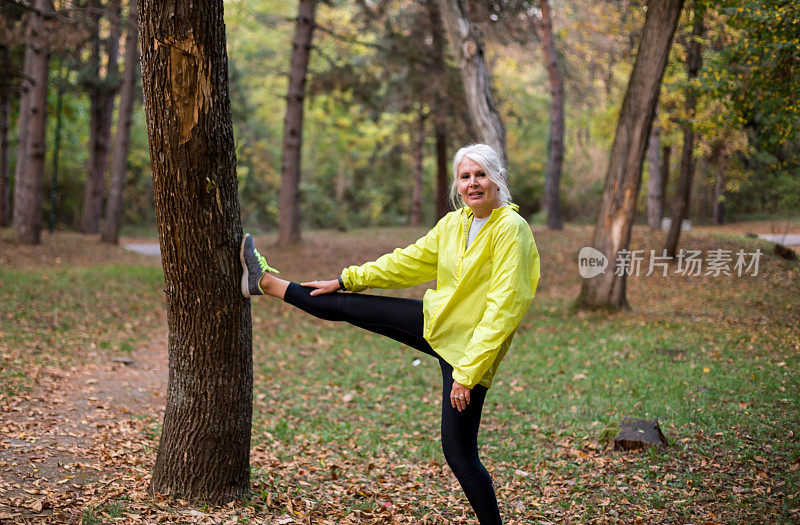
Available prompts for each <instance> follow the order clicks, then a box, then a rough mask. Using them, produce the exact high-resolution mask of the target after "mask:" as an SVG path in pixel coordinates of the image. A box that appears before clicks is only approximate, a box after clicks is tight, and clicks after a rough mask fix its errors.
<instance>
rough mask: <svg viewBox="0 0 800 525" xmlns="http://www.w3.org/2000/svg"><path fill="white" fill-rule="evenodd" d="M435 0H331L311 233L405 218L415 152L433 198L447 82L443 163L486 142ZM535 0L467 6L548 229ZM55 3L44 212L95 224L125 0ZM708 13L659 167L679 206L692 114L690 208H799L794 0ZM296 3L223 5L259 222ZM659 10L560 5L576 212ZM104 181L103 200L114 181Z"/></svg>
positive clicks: (146, 200) (147, 228)
mask: <svg viewBox="0 0 800 525" xmlns="http://www.w3.org/2000/svg"><path fill="white" fill-rule="evenodd" d="M123 4H125V5H123ZM428 4H429V2H424V1H423V2H407V1H393V2H364V1H363V0H352V1H351V0H347V1H339V2H330V3H321V4H320V5H319V7H318V10H317V13H316V24H317V26H316V31H315V33H314V39H313V48H312V50H311V54H310V63H309V70H308V84H307V85H308V89H307V91H308V93H307V98H306V101H305V117H304V119H305V120H304V147H303V148H302V164H301V165H302V172H301V178H300V180H301V182H300V190H301V191H300V195H301V198H300V201H301V210H302V211H301V216H302V220H303V225H304V227H336V228H339V229H343V230H345V229H348V228H351V227H361V226H371V225H403V224H406V223H408V222H409V220H410V214H411V209H412V197H413V194H414V191H413V189H414V188H413V187H414V184H415V179H414V173H415V162H417V161H420V162H421V167H422V173H424V177H423V178H422V179H421V181H420V184H421V185H422V191H421V195H424V196H434V195H435V194H436V187H435V186H436V157H435V144H436V139H437V137H436V134H435V132H434V131H435V130H434V128H435V124H434V118H433V117H434V116H433V115H432V106H433V104H434V102H433V100H434V97H435V96H439V97H441V94H442V93H445V94H446V98H447V100H446V104H447V108H448V109H447V112H446V137H445V138H446V151H447V152H448V158H450V157H451V156H452V154H453V153H454V151H455V150H456V149H457V147H459V146H460V145H462V144H464V143H466V142H469V141H474V140H475V138H476V136H475V133H474V132H473V131H472V130H471V125H470V123H469V116H468V112H467V106H466V102H465V101H464V95H463V88H462V87H461V80H460V77H459V75H458V69H457V64H456V63H455V60H454V59H452V57H449V56H447V57H446V62H445V70H444V71H433V70H432V69H431V68H432V64H431V60H430V57H431V56H432V53H433V46H434V43H435V42H434V40H435V38H433V36H432V26H431V23H430V21H429V20H430V17H429V7H430V6H429V5H428ZM528 4H529V3H519V2H473V5H472V11H473V12H472V13H471V18H472V19H473V23H475V25H476V26H477V27H478V28H479V29H480V30H481V32H482V33H483V35H484V39H485V52H486V59H487V63H488V65H489V70H490V73H491V79H492V85H491V88H492V91H493V95H494V98H495V102H496V103H497V106H498V110H499V113H500V115H501V118H502V120H503V122H504V124H505V126H506V129H507V155H508V164H509V173H510V179H511V187H512V191H513V194H514V198H515V201H516V202H517V203H518V204H519V205H520V207H521V212H522V213H523V215H524V216H525V217H526V218H528V219H529V220H530V221H531V222H532V223H534V224H537V223H539V224H543V223H544V221H545V215H544V211H543V205H542V201H543V188H544V177H545V169H546V165H547V157H548V147H549V146H548V139H549V129H550V119H549V106H550V100H551V92H550V82H549V80H548V73H547V70H546V68H545V62H544V55H543V50H542V42H541V35H542V31H541V23H540V16H541V11H540V10H539V8H538V7H537V5H538V4H537V3H531V4H530V5H528ZM521 5H523V6H524V9H522V10H520V6H521ZM54 7H55V13H56V16H55V17H54V18H53V19H52V20H51V22H50V23H51V24H53V25H52V26H50V28H49V29H46V32H49V34H50V37H51V38H50V40H51V41H52V42H50V45H51V59H50V62H49V89H48V92H47V97H48V112H47V138H46V144H47V147H46V151H45V162H44V171H45V174H44V195H46V196H47V198H46V199H45V202H44V206H43V213H44V220H45V224H47V223H48V222H49V223H50V225H51V227H54V228H57V229H76V230H80V229H83V230H84V231H86V230H87V226H86V224H85V222H84V223H82V216H84V215H85V214H86V207H87V204H86V202H87V199H86V197H85V195H86V189H85V188H86V184H87V179H88V176H87V173H88V172H89V171H91V170H89V169H87V166H88V165H89V164H90V163H91V162H95V161H94V160H93V159H92V158H91V157H92V154H91V153H90V152H91V150H92V147H94V146H93V143H94V142H95V141H96V139H95V138H94V137H95V136H96V133H97V131H94V128H95V127H96V126H97V124H95V123H94V121H95V120H97V119H94V118H93V116H92V114H93V111H94V109H93V103H92V100H96V99H97V98H98V97H97V95H98V93H100V94H103V93H105V94H107V95H110V96H111V97H112V100H113V97H114V96H115V94H116V93H117V92H118V91H119V86H120V76H121V69H122V64H112V62H110V61H109V56H110V54H111V53H114V54H116V56H117V57H120V56H122V55H123V54H124V47H125V43H124V32H123V31H122V30H121V27H123V24H122V22H123V21H124V19H125V14H126V13H127V10H126V9H127V2H121V1H120V0H115V1H111V2H101V1H99V0H97V1H95V0H93V1H89V2H74V1H68V2H59V1H56V2H55V4H54ZM706 9H707V10H706V12H705V23H706V28H707V30H706V32H705V33H704V35H703V36H702V37H693V36H692V35H691V30H692V14H693V9H691V8H687V9H684V11H683V13H682V16H681V20H680V23H679V24H680V25H679V28H678V31H677V33H676V37H675V42H674V44H673V46H672V48H671V52H670V58H669V63H668V65H667V70H666V73H665V76H664V81H663V85H662V89H661V96H660V100H659V106H658V110H657V116H656V121H655V124H654V127H653V129H654V135H655V139H654V140H653V141H651V146H650V148H651V151H650V153H649V154H648V159H650V164H653V159H656V161H657V163H658V164H659V166H661V167H662V169H664V170H665V173H666V174H667V175H668V179H667V183H666V189H667V192H666V195H667V197H666V206H669V200H670V196H671V195H672V193H673V192H674V186H675V185H676V181H677V173H678V171H679V169H680V164H681V162H680V154H681V147H682V144H683V140H684V134H683V132H682V127H681V126H682V125H684V124H686V123H689V124H690V125H691V126H692V128H693V129H694V131H695V132H696V139H695V143H694V147H693V150H694V157H695V159H696V175H695V177H694V179H693V190H692V199H691V211H690V213H689V216H690V217H691V218H692V219H693V220H695V221H697V222H714V221H716V222H720V221H723V220H726V219H727V220H733V219H743V218H763V217H765V216H767V215H772V216H774V215H776V214H777V215H786V214H792V213H794V212H796V210H797V209H800V172H799V171H798V165H797V158H798V155H797V152H798V149H800V143H799V142H798V136H797V135H798V134H797V129H798V107H797V103H796V99H794V98H793V97H792V95H791V93H792V92H793V90H794V93H796V92H797V91H796V87H797V84H798V78H797V72H796V70H797V66H796V65H795V64H794V62H796V60H797V56H798V54H800V42H798V38H797V32H796V31H794V32H792V31H793V29H796V28H797V27H798V26H797V23H798V19H800V14H798V9H797V8H796V7H793V6H792V5H791V3H779V2H755V1H745V2H727V3H726V2H714V3H710V4H709V5H708V6H707V8H706ZM296 10H297V3H296V2H293V1H285V0H235V1H228V2H225V21H226V27H227V39H228V55H229V70H230V78H229V82H230V92H231V102H232V109H233V117H234V128H235V137H236V144H237V156H238V178H239V191H240V200H241V204H242V213H243V219H244V222H245V226H246V227H247V228H249V229H255V230H258V231H265V232H266V231H270V230H272V229H274V228H276V226H277V223H278V216H279V188H280V184H281V150H282V131H283V118H284V115H285V108H286V93H287V85H288V74H289V67H290V55H291V45H290V44H289V43H290V42H291V40H292V35H293V32H294V29H295V24H294V18H295V16H296ZM645 13H646V7H645V2H641V1H635V0H625V1H599V2H591V3H586V2H576V1H572V0H566V1H559V2H554V3H553V4H552V19H553V22H552V25H553V37H554V42H555V49H556V51H557V57H558V61H559V66H560V69H561V72H562V75H563V80H564V120H565V135H564V143H565V148H564V161H563V168H562V178H561V205H562V213H563V216H564V218H565V220H567V221H572V222H578V223H590V222H593V221H594V220H595V218H596V217H597V213H598V211H599V207H600V203H601V200H602V192H603V184H604V178H605V174H606V167H607V164H608V156H609V152H610V149H611V143H612V141H613V137H614V131H615V126H616V123H617V115H618V113H619V108H620V104H621V102H622V98H623V95H624V92H625V89H626V86H627V81H628V76H629V73H630V70H631V68H632V65H633V58H635V53H636V48H637V46H638V39H639V35H640V32H641V28H642V25H643V21H644V15H645ZM25 20H26V8H25V7H24V4H16V5H14V3H11V2H4V4H3V19H2V22H3V24H4V25H5V27H6V29H7V31H6V32H5V34H4V38H3V39H2V40H3V42H2V45H3V48H2V50H0V51H2V59H3V60H4V61H5V63H4V65H3V69H4V75H3V84H2V95H3V104H2V106H3V109H4V119H5V121H6V124H7V125H6V126H2V127H1V128H2V129H0V131H2V132H3V136H4V141H3V144H4V146H3V148H4V154H3V158H4V160H5V162H4V167H3V169H4V174H3V179H4V180H3V186H4V187H3V188H2V189H3V191H2V192H0V194H2V195H4V213H3V214H2V215H4V216H3V217H2V220H3V224H4V225H8V224H9V221H10V209H9V208H10V202H11V195H12V192H11V191H10V189H11V188H12V187H13V185H14V172H15V162H16V158H15V153H16V151H17V140H18V133H17V126H18V121H19V119H18V115H19V91H20V86H21V83H22V80H21V79H22V78H23V75H22V65H23V59H24V50H25V48H24V46H22V45H19V44H20V43H21V42H24V41H25V37H24V35H25V34H26V27H25ZM765 23H766V24H771V25H769V26H765ZM693 39H694V40H697V41H700V42H701V49H702V62H701V68H700V72H699V76H698V77H697V78H696V79H694V80H693V81H691V82H689V81H688V80H687V74H686V67H685V59H686V46H687V43H688V42H690V41H692V40H693ZM112 40H115V41H113V42H112ZM112 50H113V51H112ZM115 61H116V62H121V60H119V58H115ZM689 90H695V92H696V93H697V107H696V112H695V113H694V114H692V113H691V112H689V111H687V108H686V95H687V93H688V91H689ZM434 92H436V93H434ZM134 99H135V102H134V110H133V121H132V128H131V135H130V146H129V155H128V158H127V178H126V183H125V188H124V195H125V204H124V206H123V210H124V211H123V224H124V225H125V228H126V231H127V232H128V233H137V232H139V233H144V232H147V233H152V232H153V230H154V224H155V217H154V212H153V204H152V200H153V198H152V195H153V189H152V177H151V173H150V160H149V153H148V146H147V130H146V123H145V118H144V111H143V107H142V104H141V88H140V87H138V84H137V87H136V91H135V97H134ZM117 106H119V104H116V105H115V106H114V108H115V109H114V111H117V109H116V107H117ZM111 129H114V130H116V129H117V127H116V125H114V126H113V127H112V128H111ZM106 133H107V135H108V132H106ZM107 140H108V141H110V137H108V138H107ZM107 149H109V150H110V147H109V146H107ZM654 149H655V151H654ZM654 154H655V157H654V156H653V155H654ZM56 157H58V158H56ZM648 173H649V167H648V165H647V164H646V165H645V168H644V170H643V176H644V180H643V182H642V188H643V191H641V192H640V194H639V201H638V205H637V212H638V213H637V217H638V219H637V220H639V222H643V221H644V220H645V214H644V212H645V211H646V207H647V191H645V189H646V188H647V184H648V182H647V178H648ZM669 175H671V176H669ZM106 178H108V176H107V175H106ZM103 191H104V192H105V193H106V194H107V192H108V181H106V184H105V189H104V190H103ZM104 198H105V197H104ZM421 205H422V208H421V213H422V223H423V224H432V223H433V222H434V220H435V218H436V215H437V209H436V202H435V200H434V199H433V198H423V199H422V202H421ZM665 210H668V208H665ZM665 215H669V211H665ZM95 228H96V226H95ZM89 230H91V227H89Z"/></svg>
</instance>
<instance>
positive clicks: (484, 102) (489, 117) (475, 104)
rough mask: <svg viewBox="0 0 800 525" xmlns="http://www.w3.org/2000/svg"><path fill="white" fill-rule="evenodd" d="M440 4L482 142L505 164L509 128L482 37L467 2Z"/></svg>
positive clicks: (456, 0)
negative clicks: (499, 107) (494, 94)
mask: <svg viewBox="0 0 800 525" xmlns="http://www.w3.org/2000/svg"><path fill="white" fill-rule="evenodd" d="M438 5H439V14H440V15H441V17H442V22H443V25H444V28H445V33H446V34H447V39H448V41H449V42H450V47H451V48H452V49H453V53H454V54H455V56H456V58H457V59H458V65H459V69H460V70H461V79H462V81H463V83H464V90H465V93H466V97H467V106H468V108H469V114H470V117H471V120H472V121H473V124H474V125H475V127H476V128H477V129H478V131H479V133H480V135H481V139H480V140H482V141H483V142H485V143H486V144H488V145H489V146H491V147H493V148H494V149H495V151H496V152H497V154H498V155H499V156H500V159H501V160H502V161H503V163H505V162H506V161H507V158H508V157H507V155H506V129H505V126H503V121H502V120H501V119H500V114H499V113H498V112H497V108H496V107H495V104H494V99H493V98H492V91H491V86H490V82H489V71H488V70H487V68H486V62H485V61H484V58H483V42H482V41H481V36H480V34H479V33H478V31H477V29H475V28H474V27H473V26H472V24H471V23H470V21H469V17H468V16H467V4H466V1H465V0H438Z"/></svg>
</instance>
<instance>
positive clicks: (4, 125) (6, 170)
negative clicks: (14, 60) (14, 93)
mask: <svg viewBox="0 0 800 525" xmlns="http://www.w3.org/2000/svg"><path fill="white" fill-rule="evenodd" d="M0 63H2V70H3V71H9V70H10V68H11V52H10V51H9V49H8V48H7V47H5V46H0ZM10 115H11V93H10V85H9V82H8V78H7V75H3V78H1V79H0V228H5V227H7V226H8V225H9V224H11V173H10V163H9V157H10V149H11V148H10V147H9V139H8V130H9V120H10Z"/></svg>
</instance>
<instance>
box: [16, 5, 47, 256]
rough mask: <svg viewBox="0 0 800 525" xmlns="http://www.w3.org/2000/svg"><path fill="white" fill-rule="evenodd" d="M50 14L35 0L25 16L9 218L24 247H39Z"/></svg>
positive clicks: (44, 6) (45, 6)
mask: <svg viewBox="0 0 800 525" xmlns="http://www.w3.org/2000/svg"><path fill="white" fill-rule="evenodd" d="M51 12H52V6H51V4H50V0H36V2H35V3H34V10H33V11H31V12H30V15H29V16H30V20H29V29H30V43H29V44H28V46H27V48H26V49H25V65H24V67H23V71H24V74H23V79H22V97H21V100H20V116H19V126H18V130H19V145H18V150H17V152H18V153H17V165H16V170H15V175H14V215H13V224H14V229H15V230H16V232H17V236H18V237H19V240H20V241H21V242H23V243H25V244H39V242H40V240H41V233H42V200H43V198H44V195H43V194H42V192H43V188H42V186H43V180H44V158H45V148H46V146H45V138H46V134H45V132H46V129H47V75H48V68H49V64H50V50H49V49H48V45H47V35H45V32H44V27H43V17H44V16H45V15H48V14H49V13H51Z"/></svg>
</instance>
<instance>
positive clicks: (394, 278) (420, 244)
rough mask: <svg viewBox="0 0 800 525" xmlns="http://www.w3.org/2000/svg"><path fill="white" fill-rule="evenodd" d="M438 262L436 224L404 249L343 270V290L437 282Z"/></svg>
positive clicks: (437, 232)
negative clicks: (435, 280)
mask: <svg viewBox="0 0 800 525" xmlns="http://www.w3.org/2000/svg"><path fill="white" fill-rule="evenodd" d="M438 259H439V224H437V225H436V226H434V227H433V229H432V230H431V231H429V232H428V233H427V234H426V235H425V236H424V237H422V238H421V239H419V240H417V242H415V243H414V244H412V245H410V246H406V247H405V248H402V249H401V248H397V249H396V250H395V251H393V252H392V253H387V254H386V255H382V256H381V257H379V258H378V259H377V260H375V261H372V262H368V263H364V264H362V265H361V266H348V267H347V268H345V269H344V270H342V282H343V283H344V287H345V288H346V289H348V290H350V291H353V292H360V291H361V290H365V289H367V288H408V287H410V286H415V285H417V284H421V283H426V282H428V281H432V280H434V279H436V269H437V266H438Z"/></svg>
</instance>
